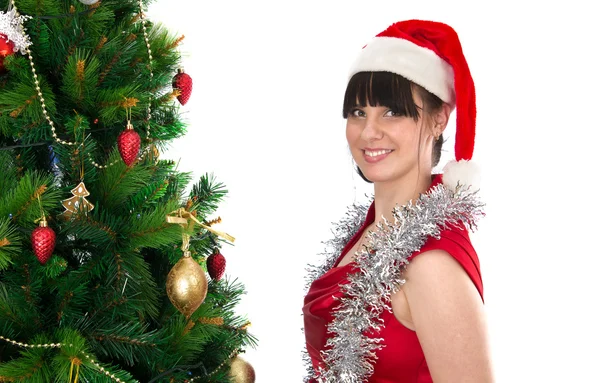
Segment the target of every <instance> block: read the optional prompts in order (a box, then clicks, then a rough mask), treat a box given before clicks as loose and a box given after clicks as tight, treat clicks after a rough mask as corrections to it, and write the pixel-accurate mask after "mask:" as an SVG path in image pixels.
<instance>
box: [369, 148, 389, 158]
mask: <svg viewBox="0 0 600 383" xmlns="http://www.w3.org/2000/svg"><path fill="white" fill-rule="evenodd" d="M363 152H364V153H365V155H366V156H369V157H377V156H381V155H384V154H388V153H391V152H392V150H391V149H380V150H363Z"/></svg>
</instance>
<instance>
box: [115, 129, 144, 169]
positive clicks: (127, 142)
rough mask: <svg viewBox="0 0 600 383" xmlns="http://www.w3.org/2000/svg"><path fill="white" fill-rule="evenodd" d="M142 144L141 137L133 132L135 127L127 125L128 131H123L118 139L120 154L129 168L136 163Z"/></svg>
mask: <svg viewBox="0 0 600 383" xmlns="http://www.w3.org/2000/svg"><path fill="white" fill-rule="evenodd" d="M141 142H142V139H141V138H140V135H139V134H137V132H136V131H135V130H133V125H131V124H130V123H127V129H125V130H124V131H122V132H121V134H119V138H118V139H117V146H118V147H119V153H121V158H122V159H123V162H125V164H126V165H127V166H131V164H133V163H134V162H135V160H136V158H137V156H138V153H139V152H140V144H141Z"/></svg>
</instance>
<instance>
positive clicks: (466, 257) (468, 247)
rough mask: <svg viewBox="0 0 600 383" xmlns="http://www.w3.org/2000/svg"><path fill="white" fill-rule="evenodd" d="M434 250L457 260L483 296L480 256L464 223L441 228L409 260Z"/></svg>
mask: <svg viewBox="0 0 600 383" xmlns="http://www.w3.org/2000/svg"><path fill="white" fill-rule="evenodd" d="M432 251H435V253H436V254H440V253H447V254H448V255H450V256H451V257H452V258H453V259H454V260H456V261H457V262H458V263H459V264H460V266H462V269H463V270H464V271H465V272H466V273H467V274H468V276H469V277H470V279H471V280H472V281H473V283H474V284H475V286H476V287H477V290H478V291H479V294H480V295H481V297H482V298H483V282H482V277H481V269H480V264H479V257H478V255H477V252H476V251H475V248H474V247H473V244H472V243H471V239H470V237H469V232H468V230H467V228H466V227H465V226H464V225H463V224H458V225H452V226H448V227H446V228H444V229H443V230H441V232H440V235H439V237H437V238H435V237H430V238H429V239H428V240H427V241H426V242H425V243H424V244H423V246H422V247H421V249H420V250H418V251H416V252H414V253H413V254H412V255H411V256H410V258H409V261H413V260H414V259H415V257H418V256H419V255H421V254H424V253H427V252H432ZM440 251H441V252H440Z"/></svg>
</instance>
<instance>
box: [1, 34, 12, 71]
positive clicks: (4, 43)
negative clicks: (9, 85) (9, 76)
mask: <svg viewBox="0 0 600 383" xmlns="http://www.w3.org/2000/svg"><path fill="white" fill-rule="evenodd" d="M14 48H15V44H14V43H13V42H12V41H10V40H9V39H8V37H6V35H5V34H2V33H0V73H4V72H5V68H4V59H5V58H6V57H7V56H12V55H14V54H15V51H14Z"/></svg>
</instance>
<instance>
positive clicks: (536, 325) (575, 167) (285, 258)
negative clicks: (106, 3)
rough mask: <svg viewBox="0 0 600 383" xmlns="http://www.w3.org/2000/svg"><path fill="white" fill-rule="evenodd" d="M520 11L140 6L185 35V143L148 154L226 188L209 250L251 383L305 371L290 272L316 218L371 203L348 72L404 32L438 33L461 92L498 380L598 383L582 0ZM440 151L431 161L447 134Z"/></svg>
mask: <svg viewBox="0 0 600 383" xmlns="http://www.w3.org/2000/svg"><path fill="white" fill-rule="evenodd" d="M531 3H536V2H533V1H529V2H527V1H502V2H493V3H490V2H482V1H471V2H468V1H400V0H395V1H362V2H358V1H348V0H345V1H343V2H342V1H340V2H336V1H314V0H303V1H293V2H292V1H271V0H270V1H267V0H260V1H238V0H236V1H202V2H196V1H187V2H186V1H182V0H161V1H157V2H155V4H153V5H152V6H151V8H150V10H149V17H150V18H151V19H153V20H154V21H157V22H162V23H164V24H165V25H167V26H168V27H169V28H170V29H171V30H172V31H173V32H174V33H177V34H184V35H185V36H186V38H185V40H184V43H183V44H182V45H181V52H182V54H183V55H184V57H185V62H184V66H185V70H186V72H188V73H189V74H190V75H191V76H192V77H193V80H194V90H193V94H192V97H191V99H190V101H189V103H188V104H187V105H186V106H185V107H183V108H182V110H183V111H184V113H185V114H184V117H185V119H186V121H187V122H188V123H189V124H190V125H189V133H188V134H187V135H186V136H185V138H183V139H180V140H178V141H176V142H174V143H173V145H172V147H171V149H170V150H169V152H167V153H165V154H163V157H164V158H172V159H176V160H180V169H181V170H184V171H193V172H194V175H195V179H196V180H197V179H198V178H199V177H200V175H201V174H203V173H204V172H214V173H215V175H216V176H217V179H218V180H220V181H222V182H224V183H225V184H226V186H227V187H228V189H229V190H230V192H229V197H228V198H227V200H226V201H225V202H224V203H223V204H222V205H221V208H220V211H219V215H220V216H221V217H222V218H223V223H222V224H221V225H219V229H221V230H223V231H226V232H228V233H229V234H231V235H233V236H234V237H236V241H235V246H233V247H227V248H225V249H223V253H224V254H225V256H226V259H227V274H228V275H229V277H230V278H236V277H237V278H239V279H240V280H241V281H242V282H243V283H244V285H245V286H246V288H247V290H248V294H247V295H246V296H245V297H244V299H243V301H242V302H241V304H240V305H239V307H238V311H239V312H240V313H241V314H246V315H247V316H248V318H249V319H250V320H251V322H252V326H251V327H250V330H251V331H252V332H253V333H254V334H255V335H256V336H257V337H258V339H259V346H258V348H257V349H256V350H252V349H251V350H248V352H247V353H246V354H245V358H246V359H247V360H248V361H249V362H250V363H251V364H252V365H253V366H254V368H255V370H256V374H257V381H258V382H259V383H271V382H283V381H284V382H300V381H301V378H302V376H303V374H304V369H303V365H302V361H301V350H302V348H303V347H304V338H303V334H302V332H301V327H302V317H301V308H302V300H303V296H304V275H305V273H304V268H305V266H306V264H307V263H312V262H317V261H318V260H320V258H319V257H318V256H317V253H319V252H320V251H321V250H322V245H321V243H320V242H321V241H322V240H325V239H327V238H329V237H330V232H329V229H330V227H331V225H330V224H331V222H333V221H337V220H338V219H339V218H340V217H341V215H342V214H343V213H344V211H345V208H346V206H347V205H348V204H350V203H352V202H353V201H355V200H359V201H363V200H364V194H365V193H366V192H369V191H370V189H369V186H368V185H367V184H365V183H364V182H362V180H360V178H359V177H358V176H357V175H356V174H355V173H354V171H353V169H352V165H351V161H350V156H349V153H348V149H347V145H346V142H345V137H344V127H345V125H344V120H343V119H342V118H341V106H342V98H343V92H344V89H345V84H346V81H347V77H346V73H347V70H348V68H349V65H350V63H351V61H352V60H353V59H354V57H355V55H356V54H357V53H358V51H359V50H360V49H361V47H362V46H363V44H365V43H366V42H367V41H368V40H369V39H370V38H371V37H373V36H374V35H375V34H377V33H379V32H380V31H382V30H383V29H385V28H386V27H387V26H388V25H389V24H391V23H393V22H395V21H398V20H401V19H408V18H421V19H432V20H437V21H443V22H446V23H448V24H450V25H452V26H453V27H454V28H455V29H456V30H457V32H458V34H459V36H460V37H461V40H462V44H463V49H464V52H465V55H466V57H467V59H468V62H469V64H470V67H471V72H472V75H473V78H474V79H475V85H476V88H477V97H478V98H477V101H478V120H477V122H478V125H477V126H478V135H477V141H476V148H475V154H474V160H475V161H477V162H478V163H479V164H480V166H481V167H482V169H483V172H484V180H483V181H484V182H483V196H484V198H485V200H486V202H487V217H486V218H485V219H484V220H483V221H482V223H481V225H480V228H479V231H478V232H477V233H476V234H474V235H473V236H472V239H473V242H474V244H475V247H476V249H477V250H478V253H479V256H480V260H481V265H482V272H483V277H484V285H485V297H486V307H487V313H488V317H489V328H490V334H491V341H492V352H493V358H494V363H495V366H496V372H497V378H498V382H511V383H514V382H600V376H599V375H600V374H599V373H598V372H597V371H596V370H597V368H596V366H597V364H598V363H599V362H600V334H599V331H598V325H599V324H600V316H599V314H598V313H597V312H598V302H599V298H598V294H599V293H600V289H599V288H598V284H597V280H598V279H597V275H598V266H600V263H599V262H598V256H599V255H600V251H599V250H598V246H597V245H596V241H595V240H596V238H597V237H598V228H599V226H598V220H597V217H598V215H599V213H600V211H599V210H600V209H599V207H598V189H597V188H596V187H595V186H594V185H595V184H596V182H597V181H596V174H595V173H594V169H596V168H597V166H595V165H596V164H597V162H598V160H599V158H598V152H599V150H598V149H599V148H598V145H599V143H600V140H599V138H600V135H599V132H598V129H599V128H600V123H599V116H598V101H597V100H598V96H597V94H598V89H599V86H600V81H599V76H598V70H599V68H600V64H599V63H598V62H597V61H596V60H595V59H594V57H595V55H596V52H597V50H598V48H599V43H598V37H599V36H600V32H599V31H598V28H597V27H595V26H594V25H596V16H594V13H593V12H591V8H590V7H591V5H590V6H586V5H584V2H583V1H570V2H555V3H558V4H560V6H557V5H549V3H551V2H538V4H541V5H539V6H538V5H535V6H534V5H530V4H531ZM590 3H591V2H590ZM192 7H193V9H192ZM585 7H588V8H589V9H586V8H585ZM447 132H448V133H450V135H451V136H452V135H453V134H454V130H453V127H450V128H449V129H448V130H447ZM445 149H446V152H445V154H444V157H443V158H442V162H445V161H447V160H448V159H450V158H451V155H452V153H453V140H452V137H450V140H449V142H448V143H447V144H446V146H445Z"/></svg>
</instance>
